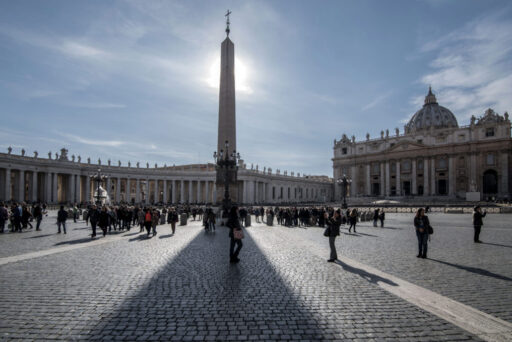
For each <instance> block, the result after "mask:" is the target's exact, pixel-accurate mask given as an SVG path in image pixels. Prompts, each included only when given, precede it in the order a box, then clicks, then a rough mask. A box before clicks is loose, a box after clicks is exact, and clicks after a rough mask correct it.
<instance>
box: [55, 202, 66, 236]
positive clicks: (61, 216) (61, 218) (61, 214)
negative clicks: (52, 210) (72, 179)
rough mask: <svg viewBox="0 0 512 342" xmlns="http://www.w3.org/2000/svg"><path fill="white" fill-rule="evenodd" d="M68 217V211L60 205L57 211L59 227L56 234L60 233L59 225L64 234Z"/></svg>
mask: <svg viewBox="0 0 512 342" xmlns="http://www.w3.org/2000/svg"><path fill="white" fill-rule="evenodd" d="M67 219H68V212H67V211H66V210H65V209H64V206H63V205H61V206H60V210H59V211H58V212H57V227H58V228H59V230H58V232H57V234H60V227H61V226H62V228H63V230H64V234H66V220H67Z"/></svg>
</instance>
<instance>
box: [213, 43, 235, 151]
mask: <svg viewBox="0 0 512 342" xmlns="http://www.w3.org/2000/svg"><path fill="white" fill-rule="evenodd" d="M226 140H227V141H228V142H229V148H228V151H225V142H226ZM220 150H224V155H225V154H226V153H228V155H229V154H231V152H233V151H234V150H236V115H235V45H234V44H233V42H232V41H231V40H230V39H229V37H228V38H226V39H225V40H224V41H223V42H222V45H221V55H220V89H219V131H218V140H217V153H219V152H220Z"/></svg>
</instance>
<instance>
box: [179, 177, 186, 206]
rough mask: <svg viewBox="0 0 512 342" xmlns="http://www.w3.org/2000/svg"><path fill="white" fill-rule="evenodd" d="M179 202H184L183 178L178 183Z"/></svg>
mask: <svg viewBox="0 0 512 342" xmlns="http://www.w3.org/2000/svg"><path fill="white" fill-rule="evenodd" d="M180 203H181V204H183V203H185V181H184V180H183V179H182V180H181V183H180Z"/></svg>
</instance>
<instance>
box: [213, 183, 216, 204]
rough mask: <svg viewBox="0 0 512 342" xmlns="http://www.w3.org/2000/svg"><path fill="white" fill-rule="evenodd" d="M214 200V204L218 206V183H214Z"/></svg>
mask: <svg viewBox="0 0 512 342" xmlns="http://www.w3.org/2000/svg"><path fill="white" fill-rule="evenodd" d="M212 192H213V200H212V203H213V204H216V202H217V182H213V191H212Z"/></svg>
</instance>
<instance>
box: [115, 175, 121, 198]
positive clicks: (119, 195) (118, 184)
mask: <svg viewBox="0 0 512 342" xmlns="http://www.w3.org/2000/svg"><path fill="white" fill-rule="evenodd" d="M116 202H118V203H119V202H121V178H120V177H119V176H118V177H117V180H116Z"/></svg>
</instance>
